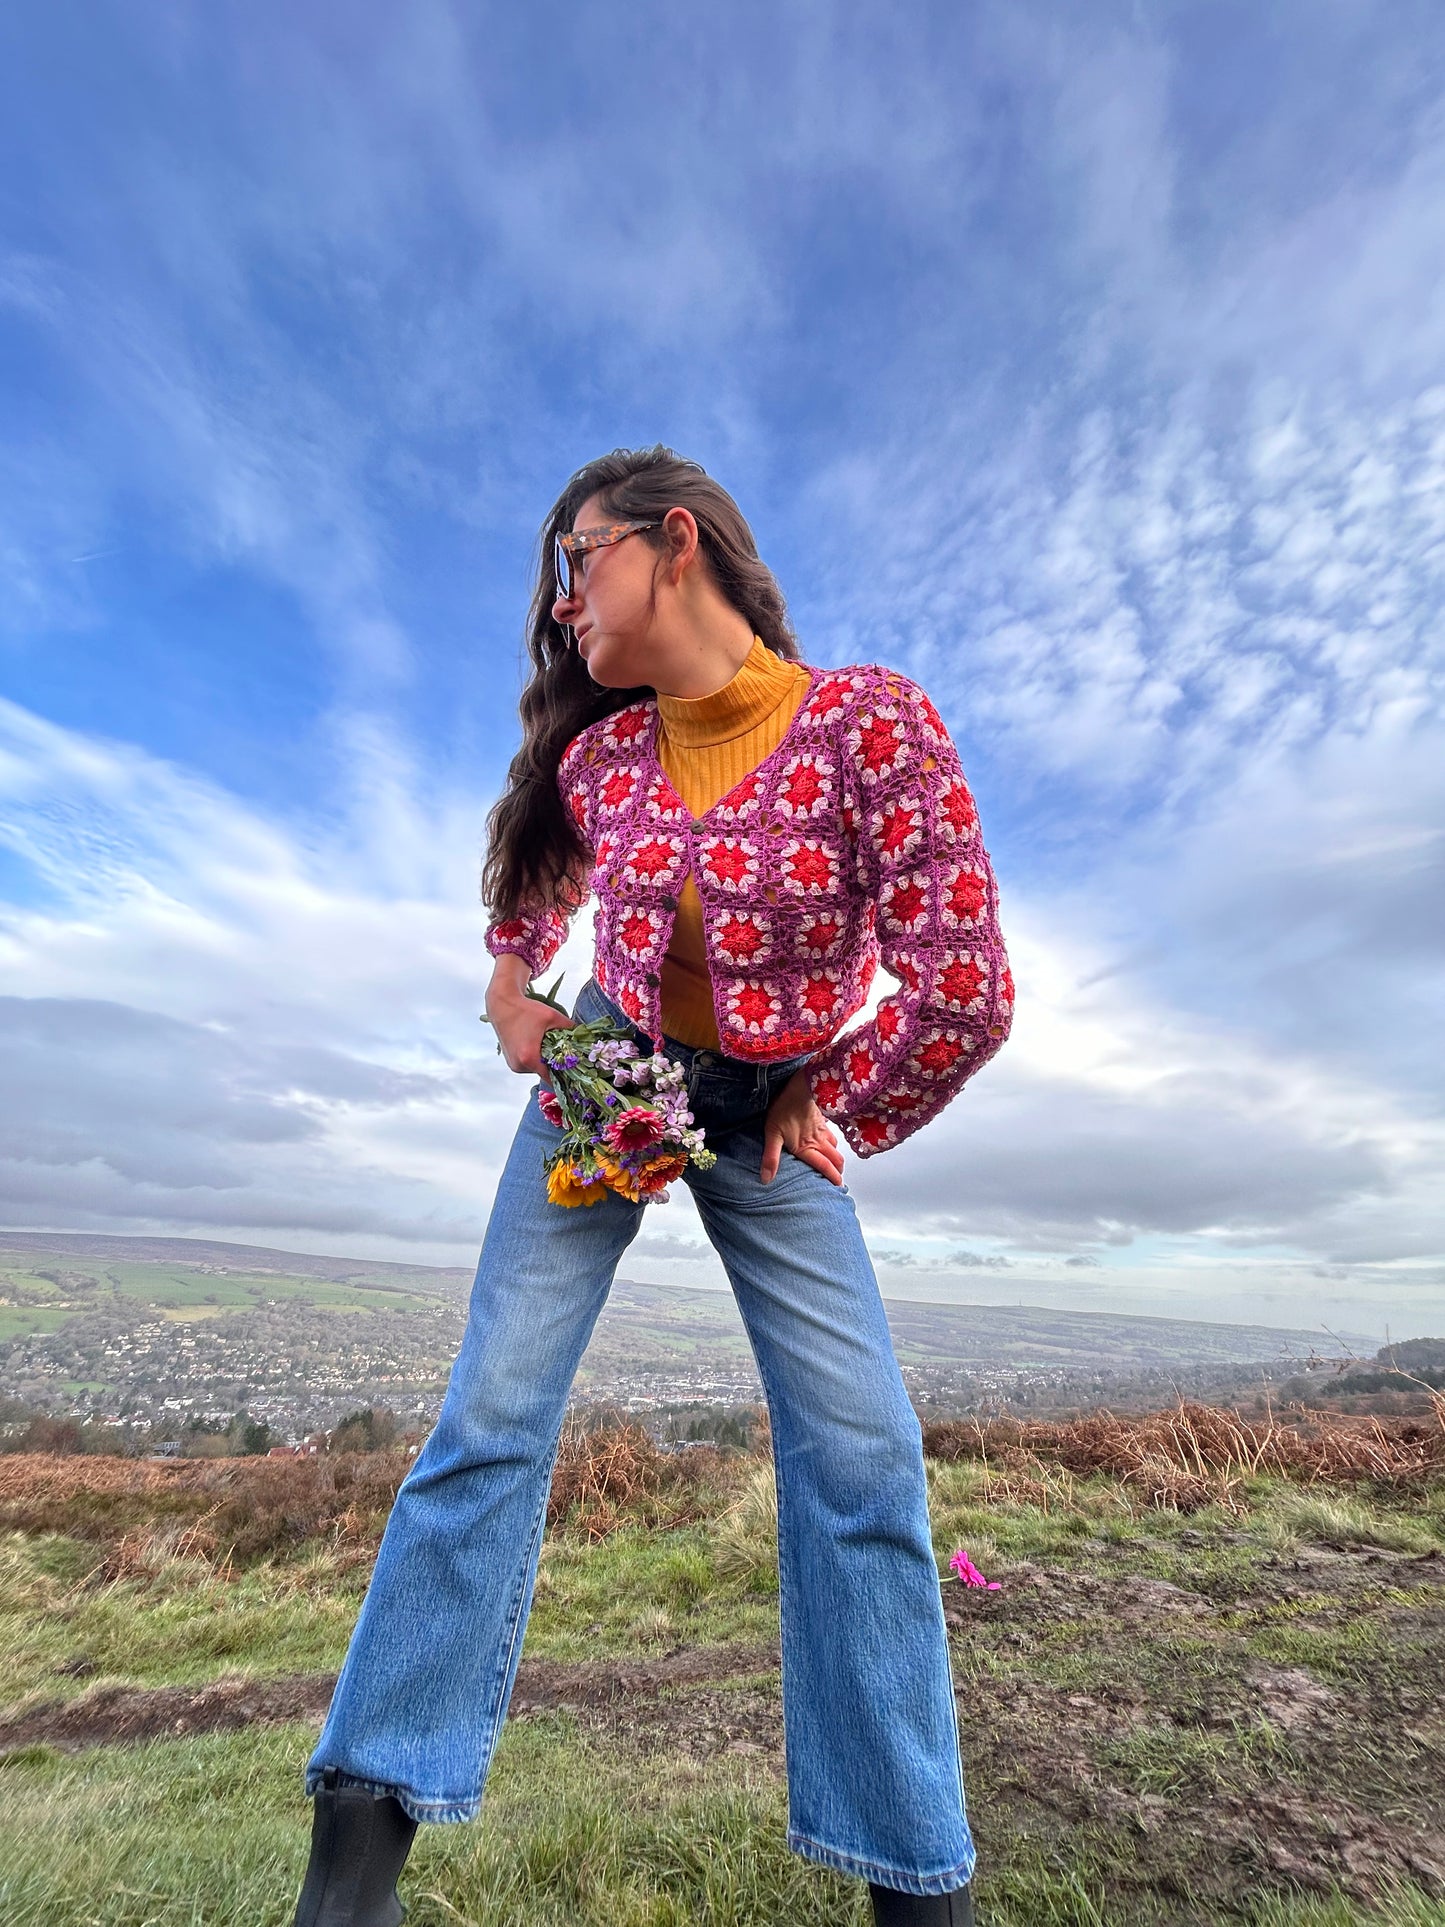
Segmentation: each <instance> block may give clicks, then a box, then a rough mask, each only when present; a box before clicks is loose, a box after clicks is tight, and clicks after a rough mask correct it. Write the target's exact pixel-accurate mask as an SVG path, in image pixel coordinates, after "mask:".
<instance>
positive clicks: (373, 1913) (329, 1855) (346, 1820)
mask: <svg viewBox="0 0 1445 1927" xmlns="http://www.w3.org/2000/svg"><path fill="white" fill-rule="evenodd" d="M313 1805H314V1807H315V1812H314V1813H313V1815H312V1819H311V1860H310V1863H309V1865H308V1866H307V1868H306V1878H305V1880H304V1881H303V1882H302V1883H301V1898H300V1899H299V1900H298V1901H297V1903H296V1920H295V1927H400V1922H401V1918H402V1914H403V1912H404V1909H403V1907H402V1904H401V1902H400V1901H399V1900H398V1899H397V1897H396V1877H397V1875H398V1874H399V1873H400V1872H401V1870H402V1866H403V1864H404V1862H405V1860H406V1856H407V1853H408V1852H409V1850H410V1848H411V1842H412V1836H413V1834H414V1833H415V1832H416V1821H415V1820H413V1819H412V1817H411V1815H410V1814H409V1813H406V1812H404V1811H403V1810H402V1808H401V1806H400V1805H399V1804H398V1802H397V1801H395V1800H393V1799H392V1797H391V1795H390V1794H389V1793H387V1794H382V1795H380V1796H378V1795H377V1794H374V1793H368V1792H367V1790H366V1788H365V1787H360V1786H338V1785H337V1784H336V1775H335V1774H334V1772H328V1773H326V1774H325V1775H324V1776H323V1778H322V1782H321V1786H320V1788H319V1789H318V1791H317V1794H316V1798H315V1801H314V1802H313Z"/></svg>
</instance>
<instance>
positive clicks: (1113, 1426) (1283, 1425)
mask: <svg viewBox="0 0 1445 1927" xmlns="http://www.w3.org/2000/svg"><path fill="white" fill-rule="evenodd" d="M1432 1396H1433V1406H1432V1411H1431V1415H1430V1417H1428V1418H1390V1419H1381V1418H1355V1417H1342V1416H1339V1415H1337V1414H1334V1413H1321V1412H1316V1411H1313V1410H1310V1409H1308V1408H1306V1407H1304V1406H1291V1407H1288V1408H1287V1409H1286V1411H1285V1412H1284V1413H1283V1414H1281V1415H1280V1416H1279V1417H1270V1418H1267V1419H1263V1420H1261V1419H1246V1418H1243V1417H1241V1415H1240V1414H1239V1413H1238V1412H1233V1411H1226V1410H1221V1409H1219V1408H1217V1407H1214V1406H1208V1405H1191V1404H1188V1403H1186V1402H1184V1401H1181V1402H1180V1403H1179V1404H1178V1405H1177V1406H1175V1407H1173V1408H1172V1409H1170V1410H1167V1411H1162V1412H1149V1413H1145V1414H1143V1415H1141V1416H1135V1415H1132V1414H1130V1415H1120V1414H1117V1413H1113V1412H1093V1413H1090V1414H1089V1415H1088V1416H1087V1417H1085V1418H1078V1419H1070V1420H1068V1421H1066V1422H1064V1423H1061V1424H1054V1423H1050V1422H1047V1421H1045V1420H1024V1419H1013V1418H998V1419H987V1420H978V1419H975V1420H970V1421H968V1422H966V1423H952V1424H945V1425H931V1426H929V1427H928V1428H927V1429H926V1430H925V1433H924V1451H925V1452H926V1453H927V1454H928V1455H929V1456H930V1457H931V1458H935V1459H973V1460H977V1461H978V1462H979V1463H980V1464H981V1465H982V1466H983V1467H984V1468H985V1469H986V1471H987V1474H988V1481H987V1486H988V1489H987V1493H986V1496H988V1497H990V1498H993V1499H996V1500H1001V1501H1003V1502H1005V1503H1014V1504H1018V1503H1032V1504H1041V1503H1042V1504H1043V1505H1044V1507H1045V1509H1047V1500H1048V1492H1049V1488H1050V1487H1051V1486H1052V1485H1053V1484H1054V1483H1055V1482H1056V1481H1057V1477H1058V1473H1059V1471H1060V1470H1062V1471H1064V1472H1065V1473H1072V1474H1075V1475H1076V1476H1079V1477H1084V1478H1087V1477H1090V1476H1093V1475H1096V1474H1107V1475H1108V1476H1110V1477H1113V1478H1117V1479H1118V1480H1120V1481H1121V1483H1122V1484H1124V1485H1125V1486H1126V1487H1128V1488H1129V1489H1130V1490H1131V1491H1133V1492H1135V1493H1137V1494H1138V1495H1139V1496H1140V1497H1142V1498H1144V1499H1145V1500H1146V1501H1147V1502H1148V1503H1149V1504H1150V1505H1153V1506H1157V1507H1159V1508H1160V1509H1162V1510H1165V1511H1172V1512H1193V1511H1197V1510H1198V1509H1199V1507H1201V1506H1205V1505H1223V1506H1225V1507H1226V1508H1228V1509H1230V1510H1233V1511H1238V1510H1240V1509H1241V1503H1242V1502H1241V1499H1240V1488H1241V1487H1242V1485H1243V1484H1244V1482H1245V1480H1247V1479H1250V1478H1256V1477H1259V1476H1261V1475H1272V1476H1275V1477H1281V1478H1289V1479H1295V1480H1298V1481H1299V1482H1300V1483H1302V1484H1305V1485H1352V1484H1360V1483H1366V1482H1372V1483H1374V1484H1377V1485H1381V1486H1388V1487H1394V1488H1405V1487H1411V1486H1418V1485H1421V1484H1423V1483H1425V1482H1426V1481H1428V1480H1430V1479H1432V1478H1435V1479H1438V1478H1441V1477H1445V1398H1442V1397H1441V1396H1440V1394H1439V1393H1435V1394H1433V1395H1432Z"/></svg>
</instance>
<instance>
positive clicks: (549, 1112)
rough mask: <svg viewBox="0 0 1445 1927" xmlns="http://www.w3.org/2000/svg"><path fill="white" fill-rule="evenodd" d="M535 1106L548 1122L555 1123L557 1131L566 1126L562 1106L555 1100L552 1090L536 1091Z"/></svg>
mask: <svg viewBox="0 0 1445 1927" xmlns="http://www.w3.org/2000/svg"><path fill="white" fill-rule="evenodd" d="M537 1108H538V1109H539V1110H540V1111H541V1113H542V1115H543V1117H545V1118H546V1120H547V1122H548V1123H549V1124H555V1125H556V1127H557V1129H558V1130H559V1131H562V1130H565V1129H566V1128H567V1119H566V1117H565V1116H564V1115H563V1112H562V1106H561V1105H560V1104H559V1103H558V1102H557V1098H556V1094H555V1093H554V1092H552V1091H546V1090H543V1091H538V1093H537Z"/></svg>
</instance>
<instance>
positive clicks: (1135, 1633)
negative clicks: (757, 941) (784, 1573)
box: [0, 1403, 1445, 1927]
mask: <svg viewBox="0 0 1445 1927" xmlns="http://www.w3.org/2000/svg"><path fill="white" fill-rule="evenodd" d="M927 1442H928V1448H929V1455H930V1456H929V1467H930V1481H931V1493H932V1509H933V1518H934V1525H935V1535H936V1547H937V1551H938V1555H939V1560H940V1570H941V1571H942V1570H943V1569H944V1568H945V1566H946V1561H947V1559H948V1556H949V1554H950V1553H951V1552H952V1551H953V1550H954V1548H955V1547H957V1546H960V1545H961V1546H963V1547H965V1548H966V1549H967V1551H968V1552H969V1553H970V1554H971V1556H972V1557H973V1559H974V1560H975V1562H976V1563H977V1564H978V1565H979V1566H980V1567H981V1568H982V1569H983V1570H984V1571H985V1572H986V1573H987V1574H988V1576H989V1577H990V1578H997V1579H998V1580H999V1581H1000V1582H1001V1587H1000V1590H999V1591H997V1592H981V1591H977V1590H972V1589H965V1588H963V1587H961V1586H960V1585H959V1584H957V1582H955V1581H953V1580H952V1579H946V1580H945V1581H944V1598H945V1606H946V1613H947V1618H948V1622H949V1627H950V1638H951V1643H952V1651H953V1662H954V1671H955V1678H956V1681H957V1686H958V1695H959V1711H960V1724H961V1728H962V1733H963V1744H964V1754H965V1761H966V1766H967V1772H968V1781H969V1787H970V1793H971V1802H972V1813H973V1818H974V1822H975V1827H976V1831H977V1835H978V1839H979V1845H980V1852H981V1861H980V1873H979V1881H978V1889H979V1895H980V1916H981V1919H982V1920H984V1921H985V1922H989V1923H992V1927H1049V1924H1050V1923H1053V1924H1054V1927H1072V1924H1074V1923H1077V1924H1078V1927H1085V1924H1086V1923H1092V1924H1096V1927H1097V1924H1101V1923H1106V1924H1107V1927H1134V1924H1135V1923H1139V1924H1140V1927H1142V1924H1143V1923H1153V1922H1159V1923H1176V1922H1177V1923H1185V1922H1239V1923H1246V1924H1247V1927H1347V1924H1348V1923H1352V1922H1365V1921H1382V1922H1393V1923H1397V1924H1398V1927H1406V1924H1407V1923H1409V1924H1411V1927H1445V1697H1442V1692H1441V1682H1442V1678H1445V1416H1442V1408H1441V1406H1440V1405H1439V1404H1438V1403H1437V1405H1436V1406H1435V1409H1434V1410H1433V1412H1432V1413H1431V1414H1430V1415H1429V1416H1428V1417H1425V1418H1417V1419H1404V1418H1394V1419H1389V1420H1384V1421H1380V1420H1366V1419H1349V1418H1344V1419H1320V1420H1317V1421H1309V1420H1306V1419H1304V1418H1300V1419H1299V1420H1298V1421H1297V1422H1295V1423H1292V1424H1289V1425H1279V1424H1273V1423H1255V1424H1248V1423H1245V1422H1242V1421H1238V1420H1236V1419H1233V1418H1231V1417H1229V1416H1228V1415H1226V1414H1221V1413H1217V1412H1210V1411H1208V1410H1204V1409H1200V1408H1192V1407H1181V1408H1178V1409H1176V1410H1175V1411H1174V1412H1172V1413H1164V1414H1162V1415H1159V1416H1156V1417H1155V1418H1153V1419H1149V1420H1129V1421H1122V1420H1111V1419H1109V1418H1107V1417H1104V1416H1096V1417H1094V1418H1091V1419H1085V1420H1081V1421H1078V1422H1076V1423H1073V1424H1067V1425H1049V1424H1044V1423H1042V1422H1038V1423H1032V1424H1025V1423H1021V1422H1018V1421H1012V1420H1003V1421H998V1422H995V1423H994V1424H991V1425H987V1424H986V1425H982V1426H980V1425H972V1424H958V1425H951V1426H950V1425H943V1426H937V1427H933V1428H930V1430H929V1432H928V1435H927ZM404 1463H405V1461H404V1459H403V1458H402V1457H401V1456H400V1455H390V1454H383V1453H375V1454H369V1455H363V1456H356V1455H345V1456H341V1455H338V1456H332V1457H321V1458H318V1459H313V1460H309V1461H294V1460H273V1461H265V1460H230V1461H195V1462H191V1463H181V1464H163V1463H156V1462H153V1461H121V1460H115V1459H105V1458H85V1459H82V1458H67V1459H56V1458H36V1457H26V1456H23V1455H18V1454H16V1455H11V1456H9V1457H6V1458H0V1654H3V1657H4V1659H5V1661H6V1665H5V1672H4V1678H5V1682H6V1684H5V1686H4V1688H3V1689H0V1761H3V1770H0V1789H3V1791H0V1835H3V1838H0V1919H3V1920H4V1921H5V1922H6V1924H7V1927H201V1923H204V1924H205V1927H284V1924H285V1923H287V1922H289V1918H290V1912H289V1910H290V1906H291V1903H292V1899H293V1896H294V1891H295V1885H296V1882H297V1880H298V1878H299V1874H300V1869H301V1865H302V1863H303V1861H304V1857H305V1851H306V1825H307V1814H306V1809H305V1806H304V1803H303V1801H302V1800H301V1797H300V1787H299V1772H300V1767H301V1764H302V1762H303V1760H304V1758H305V1755H306V1753H307V1751H308V1750H309V1747H310V1745H311V1742H312V1740H313V1738H314V1734H315V1730H316V1726H317V1723H318V1720H319V1718H320V1715H321V1712H322V1710H323V1709H324V1706H325V1702H326V1698H327V1695H328V1692H329V1689H330V1679H331V1675H332V1674H333V1673H334V1670H335V1668H336V1666H337V1664H338V1662H339V1660H340V1657H341V1654H342V1652H343V1650H344V1647H345V1642H346V1637H347V1633H348V1630H349V1627H350V1624H351V1621H352V1619H353V1616H354V1614H355V1610H356V1606H357V1603H358V1601H359V1598H360V1595H361V1591H362V1588H363V1586H364V1583H365V1578H366V1573H367V1571H368V1568H369V1562H370V1558H371V1556H372V1553H373V1550H374V1547H375V1543H376V1539H377V1536H378V1534H379V1531H380V1528H381V1524H382V1522H383V1520H384V1517H385V1512H386V1508H387V1506H388V1504H389V1502H390V1498H391V1494H392V1491H393V1490H394V1486H395V1482H396V1479H397V1478H398V1477H399V1475H400V1473H401V1471H402V1470H403V1469H404ZM551 1521H552V1531H551V1534H550V1536H549V1539H548V1542H547V1545H546V1549H545V1553H544V1558H543V1563H542V1568H541V1576H540V1581H539V1585H538V1591H537V1604H536V1611H535V1615H534V1618H533V1621H532V1625H531V1629H530V1632H529V1636H528V1641H527V1647H526V1653H525V1656H524V1661H523V1668H522V1673H521V1676H520V1679H519V1682H518V1687H517V1692H516V1694H515V1696H514V1699H513V1705H512V1719H511V1720H510V1722H509V1724H508V1727H507V1729H506V1733H505V1736H504V1740H503V1744H502V1747H501V1751H500V1754H499V1758H498V1762H497V1766H496V1770H495V1774H494V1778H493V1781H492V1783H491V1787H490V1790H489V1795H488V1804H487V1809H486V1813H485V1816H484V1818H483V1820H482V1821H481V1822H480V1823H479V1824H478V1825H477V1826H475V1827H470V1828H452V1829H436V1828H433V1829H424V1830H423V1835H422V1838H421V1841H420V1844H419V1846H418V1849H417V1851H416V1853H415V1854H414V1856H413V1859H412V1863H411V1867H410V1869H409V1871H408V1874H407V1876H406V1882H405V1886H404V1893H405V1896H406V1897H407V1899H408V1903H409V1906H410V1910H411V1911H410V1920H411V1922H412V1923H413V1927H444V1923H445V1924H446V1927H456V1923H458V1922H466V1923H470V1922H475V1923H477V1924H478V1927H563V1923H566V1924H567V1927H683V1923H691V1922H699V1923H708V1927H764V1924H765V1923H766V1924H767V1927H823V1923H849V1922H851V1923H853V1927H862V1924H863V1922H864V1921H865V1918H866V1904H865V1901H864V1897H863V1890H862V1888H861V1886H860V1885H859V1884H858V1883H856V1882H849V1881H845V1880H841V1879H837V1878H835V1877H833V1876H831V1875H828V1874H824V1873H821V1872H819V1871H818V1870H816V1869H814V1868H810V1867H807V1866H805V1865H803V1864H802V1863H801V1862H798V1861H796V1860H794V1859H793V1858H792V1857H791V1856H789V1855H788V1854H787V1852H786V1851H785V1849H784V1846H783V1828H784V1812H785V1805H784V1792H783V1776H782V1731H781V1724H780V1713H779V1695H778V1670H777V1668H778V1654H777V1618H776V1613H777V1599H776V1573H775V1567H774V1554H775V1532H776V1514H775V1503H774V1496H773V1491H772V1478H771V1472H770V1470H769V1468H768V1465H767V1463H766V1461H765V1460H763V1459H760V1458H757V1457H751V1456H748V1455H745V1454H730V1455H724V1454H720V1453H715V1452H711V1451H706V1450H703V1451H697V1452H691V1453H684V1454H666V1453H662V1452H659V1451H658V1450H657V1449H656V1447H655V1446H653V1445H652V1444H651V1443H650V1442H649V1440H648V1439H647V1437H646V1435H645V1434H643V1433H641V1432H640V1431H637V1430H633V1429H627V1428H624V1429H622V1430H613V1431H610V1432H603V1433H599V1434H594V1435H592V1436H591V1437H590V1438H588V1437H584V1436H582V1435H581V1434H578V1435H576V1436H575V1437H573V1438H572V1439H571V1440H570V1441H569V1443H568V1448H567V1450H566V1451H565V1452H564V1455H563V1458H562V1460H561V1462H560V1464H559V1469H558V1476H557V1481H556V1484H555V1485H554V1490H553V1501H552V1509H551Z"/></svg>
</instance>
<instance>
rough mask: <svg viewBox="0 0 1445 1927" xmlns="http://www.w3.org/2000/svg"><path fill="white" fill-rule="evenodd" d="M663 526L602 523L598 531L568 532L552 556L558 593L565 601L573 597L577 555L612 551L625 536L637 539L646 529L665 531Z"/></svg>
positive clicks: (645, 523)
mask: <svg viewBox="0 0 1445 1927" xmlns="http://www.w3.org/2000/svg"><path fill="white" fill-rule="evenodd" d="M661 527H662V524H661V523H660V522H601V523H599V524H598V526H597V527H596V528H595V529H568V530H567V532H566V533H565V534H563V535H559V536H558V537H557V541H556V545H555V547H554V549H553V554H552V568H553V573H554V574H555V575H556V577H557V593H558V595H559V596H562V597H564V598H566V597H570V596H571V594H572V558H573V556H574V555H587V554H588V553H589V552H590V551H591V550H593V549H606V548H610V547H611V545H612V544H613V543H614V542H620V541H622V540H623V538H624V537H625V536H628V535H636V534H638V532H639V531H640V530H642V529H657V528H661Z"/></svg>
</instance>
